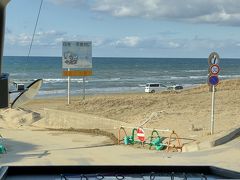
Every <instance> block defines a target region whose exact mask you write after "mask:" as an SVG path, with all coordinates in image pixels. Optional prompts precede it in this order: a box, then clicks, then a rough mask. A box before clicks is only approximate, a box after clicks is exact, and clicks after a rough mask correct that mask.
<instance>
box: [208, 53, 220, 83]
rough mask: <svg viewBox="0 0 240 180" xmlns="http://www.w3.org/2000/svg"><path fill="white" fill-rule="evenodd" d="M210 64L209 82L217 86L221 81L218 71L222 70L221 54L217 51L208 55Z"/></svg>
mask: <svg viewBox="0 0 240 180" xmlns="http://www.w3.org/2000/svg"><path fill="white" fill-rule="evenodd" d="M208 64H209V66H210V67H209V76H208V83H209V85H212V86H216V85H218V83H219V78H218V73H219V72H220V67H219V65H218V64H219V55H218V54H217V53H216V52H212V53H211V54H210V55H209V57H208Z"/></svg>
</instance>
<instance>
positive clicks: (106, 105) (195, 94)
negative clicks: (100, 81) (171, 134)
mask: <svg viewBox="0 0 240 180" xmlns="http://www.w3.org/2000/svg"><path fill="white" fill-rule="evenodd" d="M239 87H240V80H226V81H222V82H221V83H220V84H219V85H218V86H217V92H216V108H215V129H214V135H210V118H211V92H209V87H208V85H201V86H199V87H195V88H192V89H186V90H181V91H164V92H160V93H154V94H147V93H126V94H108V95H92V96H87V97H86V99H85V100H84V101H83V100H82V97H72V99H71V104H70V105H67V99H66V98H65V97H62V98H48V99H35V100H33V101H31V102H30V103H28V104H26V105H25V106H24V107H23V108H22V109H18V110H13V109H4V110H1V111H0V127H1V129H0V133H1V134H2V136H3V137H4V138H5V144H6V146H7V147H8V149H9V153H8V154H12V157H15V159H14V158H13V159H12V160H10V159H11V157H10V156H8V155H1V156H2V157H1V156H0V161H3V164H34V163H36V162H38V160H39V162H40V164H48V163H49V164H54V162H56V164H71V163H73V164H76V163H77V162H76V161H74V162H73V161H72V160H70V159H73V156H77V155H78V153H80V152H82V153H85V154H86V156H87V157H89V156H91V153H94V152H95V151H98V152H99V155H97V156H96V159H95V160H94V161H93V160H91V161H92V162H90V161H86V159H85V160H84V161H81V160H79V162H81V163H83V164H84V163H85V164H89V163H90V164H101V160H103V159H101V158H103V155H104V153H106V152H107V151H111V153H110V154H111V156H112V157H113V156H114V154H115V155H116V157H115V158H112V159H108V160H107V161H104V163H103V164H106V163H107V164H108V163H109V164H111V163H113V164H134V163H135V162H140V164H157V163H158V162H159V160H160V159H161V160H162V162H163V164H172V163H175V164H183V163H185V160H187V161H188V163H187V164H197V163H198V162H199V163H200V164H204V162H205V164H211V165H219V166H222V167H225V166H227V165H229V164H231V166H230V168H231V169H234V170H238V171H239V170H240V169H239V167H240V165H239V163H238V162H239V161H238V162H237V161H236V162H233V161H234V159H236V158H237V157H240V156H239V155H240V150H239V138H238V139H235V140H234V141H233V142H229V143H227V144H224V145H221V146H217V147H210V146H206V149H203V150H201V149H200V151H198V152H192V153H190V152H185V153H183V154H182V153H180V154H178V155H174V154H170V155H169V157H173V158H172V159H171V160H169V161H168V160H167V159H165V160H163V159H164V157H166V153H165V152H163V154H162V155H160V156H159V154H156V151H154V150H153V151H149V150H147V149H141V148H140V149H139V148H137V149H135V150H132V149H134V148H132V147H126V146H125V147H124V146H118V145H114V142H113V140H112V139H111V138H109V136H108V135H106V134H98V136H96V134H95V135H91V134H89V132H88V133H87V134H85V133H86V132H78V133H77V132H73V133H71V129H75V130H76V129H81V130H84V129H88V130H89V129H91V127H92V129H100V130H101V129H102V130H104V131H108V132H112V133H113V134H115V135H116V134H117V131H118V128H119V127H120V126H125V127H138V126H139V125H140V124H142V123H143V122H146V120H147V123H146V124H144V125H143V128H146V129H147V128H149V129H163V130H165V129H170V130H174V131H175V132H176V133H177V134H178V135H179V136H180V137H181V138H182V140H183V143H185V145H187V144H191V143H195V144H199V143H200V144H201V142H207V141H209V142H210V141H211V140H212V139H214V137H215V138H216V137H220V136H222V135H225V134H228V133H229V132H231V131H233V130H236V129H238V128H239V124H240V118H239V109H240V89H239ZM51 129H52V130H53V129H54V130H55V131H56V132H55V131H52V130H51ZM62 129H65V130H66V129H69V131H68V132H64V131H60V132H58V131H57V130H62ZM146 133H148V132H147V131H146ZM160 134H161V135H162V136H168V134H167V133H160ZM80 136H83V139H84V141H81V139H82V137H80ZM93 136H96V137H97V138H93ZM28 137H29V138H28ZM37 137H44V138H43V139H42V138H40V139H39V138H37ZM236 137H237V135H236ZM36 138H37V140H36ZM74 139H75V140H74ZM76 139H77V140H76ZM93 139H94V140H93ZM184 139H185V141H184ZM10 140H11V141H10ZM15 141H16V142H15ZM21 141H27V142H26V143H27V144H35V146H33V147H31V146H27V147H28V148H29V149H27V153H30V152H31V151H32V150H33V151H34V152H35V153H36V152H41V153H44V152H47V153H45V154H44V155H43V156H41V158H38V157H37V155H36V157H35V156H33V157H31V158H30V159H29V158H25V157H21V160H18V158H17V157H16V156H17V154H18V153H19V152H18V147H17V143H19V142H21ZM89 141H90V142H91V143H92V144H91V143H90V144H88V146H87V147H88V149H91V150H90V151H88V150H86V149H85V148H83V149H84V150H83V151H84V152H83V151H82V150H79V151H74V154H72V155H66V156H65V157H64V158H63V159H64V160H62V161H61V160H59V159H58V158H59V157H60V156H61V153H64V152H65V153H66V151H64V150H63V151H61V153H60V152H59V151H58V152H57V153H56V154H55V152H53V151H51V150H49V149H51V148H53V149H54V148H57V149H59V148H60V149H61V148H62V147H63V146H64V145H66V146H69V147H72V148H73V147H85V146H86V143H87V142H89ZM50 142H52V143H50ZM53 142H55V143H53ZM84 142H86V143H84ZM8 143H10V144H11V145H10V148H9V145H8ZM61 143H62V144H61ZM74 143H77V144H74ZM79 143H80V144H79ZM52 144H53V145H52ZM54 144H55V145H56V147H55V145H54ZM57 144H58V145H57ZM105 145H106V146H105ZM45 146H46V147H45ZM95 146H97V147H95ZM13 147H16V149H13ZM101 147H102V148H101ZM31 148H32V150H31ZM39 148H40V150H39ZM96 148H97V149H96ZM99 148H101V150H99ZM129 148H130V149H129ZM20 149H21V150H20V153H23V154H24V153H25V152H24V149H22V148H20ZM47 149H48V150H47ZM80 149H81V148H80ZM219 149H221V150H219ZM197 150H199V149H196V151H197ZM90 152H91V153H90ZM114 152H116V153H114ZM136 152H137V153H140V154H146V153H147V154H148V155H147V157H148V158H146V159H145V158H143V159H141V161H139V160H136V161H134V158H133V159H132V157H136V156H135V155H136V154H135V153H136ZM214 152H219V153H216V154H215V153H214ZM41 153H40V154H41ZM89 153H90V154H89ZM188 153H189V155H188ZM198 153H200V154H201V156H205V155H206V156H209V158H207V159H206V158H205V160H204V159H201V160H199V159H198V158H197V157H198V156H199V154H198ZM224 153H226V156H227V157H229V158H228V160H226V159H221V156H222V155H223V154H224ZM124 154H125V155H126V154H128V156H129V157H130V158H129V160H133V161H131V163H130V161H129V162H128V160H127V159H125V158H122V161H121V158H119V157H122V156H125V155H124ZM131 154H132V155H133V156H132V157H131ZM134 154H135V155H134ZM181 154H182V155H181ZM204 154H205V155H204ZM54 155H56V156H54ZM231 155H233V156H231ZM83 156H84V155H83ZM42 157H43V158H50V159H48V160H46V159H45V160H42ZM153 157H158V158H159V159H158V160H156V161H155V160H153V159H154V158H153ZM34 158H36V159H34ZM82 158H83V159H84V157H82ZM144 159H145V160H144ZM190 159H192V160H190Z"/></svg>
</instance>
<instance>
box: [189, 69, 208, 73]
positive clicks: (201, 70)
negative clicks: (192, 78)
mask: <svg viewBox="0 0 240 180" xmlns="http://www.w3.org/2000/svg"><path fill="white" fill-rule="evenodd" d="M207 71H208V70H207V69H196V70H185V72H193V73H195V72H207Z"/></svg>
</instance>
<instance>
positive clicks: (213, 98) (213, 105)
mask: <svg viewBox="0 0 240 180" xmlns="http://www.w3.org/2000/svg"><path fill="white" fill-rule="evenodd" d="M212 87H213V88H212V115H211V135H212V134H213V133H214V108H215V86H214V85H213V86H212Z"/></svg>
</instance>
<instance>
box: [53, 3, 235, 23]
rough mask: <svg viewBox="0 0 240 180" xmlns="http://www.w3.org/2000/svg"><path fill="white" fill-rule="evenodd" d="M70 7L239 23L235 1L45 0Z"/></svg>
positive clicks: (205, 21) (188, 20) (114, 12)
mask: <svg viewBox="0 0 240 180" xmlns="http://www.w3.org/2000/svg"><path fill="white" fill-rule="evenodd" d="M49 1H52V2H55V3H57V4H65V5H66V4H71V5H74V7H80V6H83V4H88V7H89V8H90V9H91V10H92V11H94V12H99V13H105V14H109V15H111V16H115V17H140V18H150V19H157V20H163V19H164V20H166V19H167V20H173V21H186V22H190V23H212V24H218V25H230V26H239V25H240V2H239V0H210V1H209V0H91V1H84V0H70V1H69V0H49Z"/></svg>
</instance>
